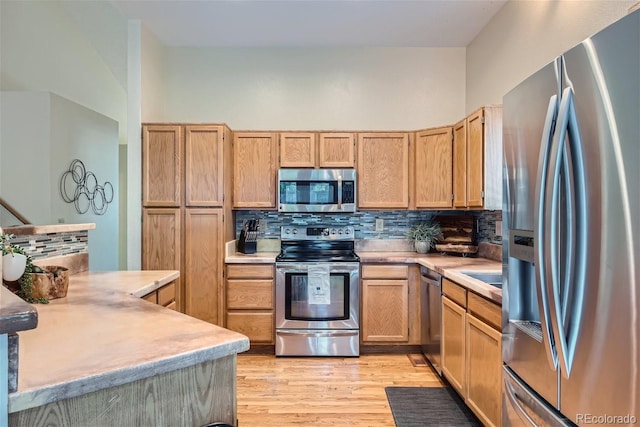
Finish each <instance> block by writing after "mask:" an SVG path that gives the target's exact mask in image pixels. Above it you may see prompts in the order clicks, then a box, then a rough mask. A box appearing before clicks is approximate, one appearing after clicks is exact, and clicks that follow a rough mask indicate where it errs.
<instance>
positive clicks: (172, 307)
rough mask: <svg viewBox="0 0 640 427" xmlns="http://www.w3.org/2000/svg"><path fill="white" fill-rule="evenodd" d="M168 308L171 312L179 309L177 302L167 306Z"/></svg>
mask: <svg viewBox="0 0 640 427" xmlns="http://www.w3.org/2000/svg"><path fill="white" fill-rule="evenodd" d="M166 308H168V309H169V310H177V309H178V307H177V306H176V302H175V301H174V302H172V303H170V304H168V305H167V306H166Z"/></svg>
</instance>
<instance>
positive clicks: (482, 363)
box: [466, 313, 502, 426]
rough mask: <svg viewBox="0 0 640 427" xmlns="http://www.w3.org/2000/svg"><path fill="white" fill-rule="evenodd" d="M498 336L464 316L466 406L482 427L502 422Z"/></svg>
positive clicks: (477, 321)
mask: <svg viewBox="0 0 640 427" xmlns="http://www.w3.org/2000/svg"><path fill="white" fill-rule="evenodd" d="M501 343H502V334H501V333H500V332H498V331H497V330H495V329H493V328H492V327H491V326H489V325H487V324H486V323H484V322H483V321H481V320H479V319H477V318H476V317H474V316H473V315H472V314H468V313H467V396H466V403H467V405H468V406H469V407H470V408H471V409H472V410H473V412H474V413H475V414H476V415H477V416H478V418H479V419H480V420H481V421H482V423H483V424H484V425H485V426H500V425H501V421H502V406H501V402H502V398H501V386H502V382H501V379H502V353H501V351H502V348H501V345H502V344H501Z"/></svg>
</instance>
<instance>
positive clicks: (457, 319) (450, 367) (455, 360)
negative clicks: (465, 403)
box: [440, 280, 466, 397]
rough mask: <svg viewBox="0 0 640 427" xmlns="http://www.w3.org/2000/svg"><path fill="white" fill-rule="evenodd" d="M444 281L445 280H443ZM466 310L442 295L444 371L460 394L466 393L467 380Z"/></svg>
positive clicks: (442, 354)
mask: <svg viewBox="0 0 640 427" xmlns="http://www.w3.org/2000/svg"><path fill="white" fill-rule="evenodd" d="M443 282H444V280H443ZM465 321H466V310H465V308H464V307H462V306H460V305H458V304H456V303H455V302H454V301H452V300H450V299H449V298H448V297H447V296H444V295H443V296H442V332H441V335H440V336H441V339H442V348H441V356H442V373H443V374H444V375H445V376H446V377H447V380H449V382H450V383H451V385H452V386H453V388H455V389H456V390H457V391H458V393H460V395H462V396H463V397H464V395H465V393H466V381H465V366H466V364H465V343H466V340H465Z"/></svg>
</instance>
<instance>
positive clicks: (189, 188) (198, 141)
mask: <svg viewBox="0 0 640 427" xmlns="http://www.w3.org/2000/svg"><path fill="white" fill-rule="evenodd" d="M223 138H224V136H223V132H222V129H221V127H220V126H187V127H186V128H185V158H186V160H185V162H186V163H185V193H186V194H185V198H186V205H187V206H202V207H218V206H222V204H223V196H224V194H223V193H224V191H223V188H224V187H223V185H224V174H223V171H224V169H223V168H224V166H223V160H224V155H223V143H222V142H223Z"/></svg>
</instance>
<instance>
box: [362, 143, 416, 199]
mask: <svg viewBox="0 0 640 427" xmlns="http://www.w3.org/2000/svg"><path fill="white" fill-rule="evenodd" d="M357 164H358V167H357V169H358V207H359V208H361V209H393V208H402V209H407V208H408V207H409V134H407V133H390V132H377V133H361V134H358V159H357Z"/></svg>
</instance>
